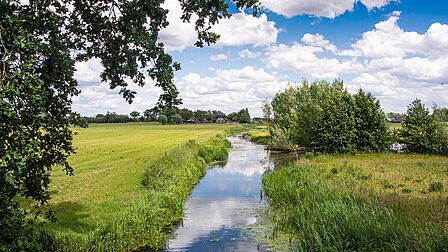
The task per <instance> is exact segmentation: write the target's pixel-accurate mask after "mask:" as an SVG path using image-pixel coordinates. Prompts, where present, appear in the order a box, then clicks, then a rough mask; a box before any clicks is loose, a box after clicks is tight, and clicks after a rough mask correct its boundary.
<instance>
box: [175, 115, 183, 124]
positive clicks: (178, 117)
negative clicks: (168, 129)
mask: <svg viewBox="0 0 448 252" xmlns="http://www.w3.org/2000/svg"><path fill="white" fill-rule="evenodd" d="M173 122H174V123H175V124H181V123H182V116H180V115H179V114H175V115H174V116H173Z"/></svg>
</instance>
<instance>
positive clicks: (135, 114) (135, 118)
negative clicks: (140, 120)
mask: <svg viewBox="0 0 448 252" xmlns="http://www.w3.org/2000/svg"><path fill="white" fill-rule="evenodd" d="M129 115H130V116H131V117H132V118H134V121H136V120H137V117H139V116H140V112H138V111H132V112H131V113H130V114H129Z"/></svg>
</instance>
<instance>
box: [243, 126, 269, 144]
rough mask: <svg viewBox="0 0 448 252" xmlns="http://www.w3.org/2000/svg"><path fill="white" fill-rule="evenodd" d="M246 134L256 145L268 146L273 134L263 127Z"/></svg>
mask: <svg viewBox="0 0 448 252" xmlns="http://www.w3.org/2000/svg"><path fill="white" fill-rule="evenodd" d="M246 134H247V137H248V138H249V140H251V141H253V142H256V143H261V144H268V143H269V141H270V140H271V134H270V133H269V130H268V128H267V127H263V126H258V127H256V128H254V129H251V130H249V131H247V133H246Z"/></svg>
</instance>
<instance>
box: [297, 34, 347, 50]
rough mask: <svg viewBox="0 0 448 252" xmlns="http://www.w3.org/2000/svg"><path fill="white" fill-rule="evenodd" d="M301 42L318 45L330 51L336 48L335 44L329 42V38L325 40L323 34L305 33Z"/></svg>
mask: <svg viewBox="0 0 448 252" xmlns="http://www.w3.org/2000/svg"><path fill="white" fill-rule="evenodd" d="M302 42H303V43H305V44H307V45H309V46H315V47H320V48H322V49H325V50H327V51H331V52H336V51H337V50H338V49H337V48H336V46H335V45H333V43H331V42H330V41H329V40H326V39H325V38H324V36H322V35H321V34H319V33H316V34H310V33H306V34H305V35H303V37H302Z"/></svg>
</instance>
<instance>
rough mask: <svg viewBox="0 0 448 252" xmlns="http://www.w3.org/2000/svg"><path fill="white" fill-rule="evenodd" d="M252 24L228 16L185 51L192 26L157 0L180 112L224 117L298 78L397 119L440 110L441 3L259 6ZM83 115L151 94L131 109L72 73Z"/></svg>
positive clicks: (92, 65)
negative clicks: (335, 82) (361, 94)
mask: <svg viewBox="0 0 448 252" xmlns="http://www.w3.org/2000/svg"><path fill="white" fill-rule="evenodd" d="M261 4H262V7H263V11H262V12H261V14H260V15H258V17H252V16H251V15H246V14H244V13H237V11H236V10H234V11H235V12H236V13H235V15H234V16H233V17H232V18H230V19H229V20H223V21H221V23H220V24H219V25H217V26H215V27H214V28H213V29H214V31H216V32H217V33H219V34H220V35H221V40H220V41H219V42H218V43H217V45H214V46H212V47H208V48H195V47H194V46H193V44H194V42H195V39H196V37H195V33H194V29H193V25H192V24H184V23H182V22H180V21H179V17H180V13H181V10H180V7H179V4H178V1H176V0H166V2H165V4H164V7H165V8H167V9H168V10H169V11H170V12H169V15H168V18H169V19H168V20H169V21H170V26H169V27H168V28H167V29H165V30H163V31H162V32H161V34H160V40H161V41H162V42H164V43H165V45H166V48H167V50H168V51H170V52H171V54H172V55H173V57H174V59H175V60H176V61H178V62H180V63H181V65H182V70H181V71H179V72H177V73H176V79H175V83H176V85H177V86H178V88H179V90H180V96H181V97H182V98H183V101H184V105H182V107H188V108H191V109H219V110H222V111H224V112H226V113H229V112H232V111H236V110H239V109H240V108H245V107H248V108H249V110H250V112H251V114H252V115H253V116H260V115H261V110H260V106H261V102H262V101H263V100H265V99H271V98H272V97H273V96H274V95H275V93H276V92H279V91H281V90H284V89H285V88H286V87H287V86H288V85H300V82H301V80H302V79H307V80H309V81H313V80H317V79H319V80H332V79H334V78H341V79H343V80H344V82H345V84H346V87H347V89H348V90H349V91H351V92H355V91H356V90H357V89H359V88H362V89H365V90H367V91H370V92H372V93H373V94H375V95H376V96H377V97H378V98H379V99H380V101H381V104H382V106H383V108H384V110H385V111H386V112H388V111H396V112H404V111H405V110H406V106H407V104H409V103H410V102H411V101H412V100H413V99H415V98H417V97H418V98H420V99H422V100H423V101H424V102H425V103H426V104H427V105H428V106H432V104H433V103H437V104H438V105H439V106H444V107H447V106H448V86H442V85H440V83H441V82H448V25H447V24H448V1H442V0H428V1H417V0H402V1H394V0H359V1H357V0H302V1H299V0H281V1H280V0H261ZM77 69H78V71H77V74H76V76H77V78H78V80H79V83H80V86H81V90H82V93H81V95H80V96H79V97H77V98H75V100H74V108H75V110H77V111H78V112H80V113H81V114H83V115H95V114H97V113H104V112H106V111H115V112H118V113H129V112H130V111H132V110H137V111H143V110H145V109H147V108H151V107H152V106H154V104H155V102H156V101H157V96H158V94H159V93H160V90H158V89H157V88H155V87H153V83H150V82H149V81H148V85H147V86H146V87H144V88H138V87H136V88H135V89H136V90H137V92H138V96H137V99H136V100H135V102H134V103H133V104H132V105H128V104H127V103H125V102H124V101H123V99H122V98H121V96H120V95H118V94H117V91H114V90H108V87H107V84H106V83H100V81H99V79H98V77H97V75H98V74H99V72H100V71H101V66H100V64H99V62H98V61H97V60H91V61H89V62H86V63H80V64H78V65H77Z"/></svg>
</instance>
